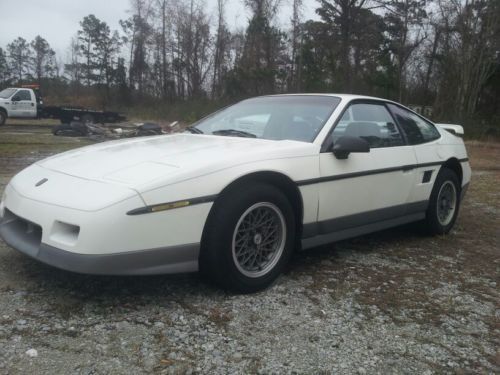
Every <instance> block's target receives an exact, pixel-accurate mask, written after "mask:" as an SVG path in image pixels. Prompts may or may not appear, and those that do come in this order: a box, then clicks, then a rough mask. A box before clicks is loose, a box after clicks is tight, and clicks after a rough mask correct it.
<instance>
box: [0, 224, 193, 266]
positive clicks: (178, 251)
mask: <svg viewBox="0 0 500 375" xmlns="http://www.w3.org/2000/svg"><path fill="white" fill-rule="evenodd" d="M0 237H1V238H3V240H4V241H5V242H6V243H7V244H8V245H9V246H11V247H13V248H14V249H16V250H18V251H20V252H22V253H24V254H26V255H28V256H30V257H32V258H35V259H36V260H39V261H40V262H43V263H45V264H48V265H50V266H54V267H57V268H60V269H63V270H67V271H72V272H77V273H84V274H92V275H155V274H168V273H184V272H196V271H198V254H199V248H200V244H198V243H194V244H187V245H179V246H171V247H165V248H159V249H149V250H138V251H128V252H122V253H113V254H97V255H91V254H77V253H72V252H70V251H66V250H62V249H59V248H56V247H53V246H50V245H47V244H44V243H40V242H39V241H36V240H35V239H34V238H33V237H31V236H30V235H29V234H27V233H26V231H25V227H24V226H23V225H20V223H19V221H18V220H15V219H14V220H4V221H0Z"/></svg>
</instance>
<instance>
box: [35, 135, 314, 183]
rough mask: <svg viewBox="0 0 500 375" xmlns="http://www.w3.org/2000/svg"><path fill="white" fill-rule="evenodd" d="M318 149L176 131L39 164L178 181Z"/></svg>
mask: <svg viewBox="0 0 500 375" xmlns="http://www.w3.org/2000/svg"><path fill="white" fill-rule="evenodd" d="M317 152H318V146H315V145H313V144H310V143H304V142H296V141H270V140H264V139H253V138H237V137H223V136H212V135H197V134H175V135H163V136H157V137H147V138H135V139H129V140H120V141H112V142H106V143H101V144H97V145H92V146H87V147H83V148H80V149H76V150H72V151H68V152H65V153H62V154H59V155H56V156H53V157H50V158H48V159H45V160H42V161H40V162H38V165H39V166H41V167H43V168H46V169H50V170H54V171H57V172H61V173H64V174H67V175H71V176H75V177H80V178H84V179H90V180H100V181H107V182H110V183H117V184H122V185H126V186H128V187H132V188H139V187H144V186H145V185H146V184H148V183H151V182H152V181H155V180H163V181H165V183H169V182H175V181H176V180H178V179H180V178H191V177H196V176H198V175H204V174H208V173H211V172H215V171H217V170H221V169H224V168H229V167H231V166H235V165H238V164H244V163H249V162H252V161H258V160H260V161H261V160H269V159H277V158H289V157H298V156H308V155H313V154H317Z"/></svg>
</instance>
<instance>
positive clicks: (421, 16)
mask: <svg viewBox="0 0 500 375" xmlns="http://www.w3.org/2000/svg"><path fill="white" fill-rule="evenodd" d="M426 1H427V0H384V1H383V5H384V8H385V9H386V11H387V13H386V14H385V17H384V21H385V23H386V27H387V33H388V49H389V51H390V52H391V53H392V55H393V57H394V59H393V62H394V64H395V66H396V81H397V90H398V93H397V99H398V100H399V101H402V100H403V91H404V88H405V76H404V73H405V68H406V65H407V62H408V60H409V58H410V57H411V55H412V53H413V52H414V51H415V50H416V49H417V48H418V47H419V46H420V45H421V44H422V42H423V41H424V40H425V39H426V38H427V35H426V33H425V32H424V29H423V28H422V26H423V22H424V20H425V19H426V18H427V12H426V10H425V5H426Z"/></svg>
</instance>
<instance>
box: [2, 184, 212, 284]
mask: <svg viewBox="0 0 500 375" xmlns="http://www.w3.org/2000/svg"><path fill="white" fill-rule="evenodd" d="M138 204H139V200H138V198H137V199H136V198H133V199H130V200H129V201H123V202H119V203H117V204H116V205H113V206H110V207H107V208H105V209H103V210H98V211H93V212H83V211H79V210H75V209H71V208H66V207H61V206H56V205H52V204H47V203H44V202H40V201H36V200H34V199H30V198H27V197H24V196H22V195H21V194H20V193H18V192H17V191H16V190H15V189H14V188H13V187H12V186H10V185H8V186H7V188H6V194H5V196H4V200H3V201H2V202H1V203H0V205H1V207H0V237H1V238H3V240H4V241H5V242H6V243H7V244H8V245H9V246H11V247H12V248H14V249H16V250H18V251H20V252H22V253H24V254H26V255H28V256H30V257H32V258H34V259H37V260H39V261H40V262H43V263H46V264H48V265H51V266H54V267H57V268H60V269H64V270H68V271H72V272H78V273H85V274H101V275H148V274H150V275H151V274H172V273H184V272H195V271H197V270H198V255H199V247H200V246H199V243H200V241H201V233H202V232H203V226H204V223H205V220H206V217H207V216H208V213H209V211H210V208H211V205H212V204H211V203H205V204H199V205H196V206H193V207H185V208H180V209H175V210H170V211H164V212H158V213H151V214H147V215H138V216H129V215H127V214H126V212H127V211H129V210H130V209H131V208H136V207H137V206H138ZM68 228H70V230H68ZM71 228H77V229H76V230H75V231H74V232H72V231H71Z"/></svg>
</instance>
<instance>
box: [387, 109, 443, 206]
mask: <svg viewBox="0 0 500 375" xmlns="http://www.w3.org/2000/svg"><path fill="white" fill-rule="evenodd" d="M388 108H389V110H390V111H391V113H392V114H393V116H394V118H395V120H396V122H397V123H398V124H399V126H400V128H401V129H402V131H403V133H404V134H405V135H406V138H407V139H408V143H409V144H411V145H412V146H413V148H414V152H415V155H416V158H417V166H416V168H415V185H414V186H413V190H412V193H411V196H410V198H409V201H410V202H426V201H427V200H428V199H429V197H430V195H431V191H432V187H433V185H434V180H435V179H436V177H437V174H438V172H439V169H440V168H441V165H442V163H443V160H442V157H441V156H440V155H439V144H438V140H439V138H441V135H440V134H439V131H438V130H437V129H436V128H435V126H434V125H433V124H431V123H430V122H428V121H426V120H425V119H423V118H422V117H420V116H418V115H417V114H415V113H413V112H411V111H409V110H407V109H406V108H403V107H400V106H398V105H395V104H388Z"/></svg>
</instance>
